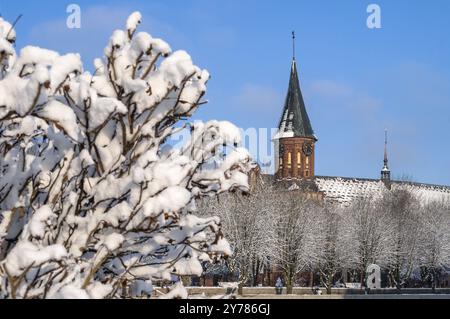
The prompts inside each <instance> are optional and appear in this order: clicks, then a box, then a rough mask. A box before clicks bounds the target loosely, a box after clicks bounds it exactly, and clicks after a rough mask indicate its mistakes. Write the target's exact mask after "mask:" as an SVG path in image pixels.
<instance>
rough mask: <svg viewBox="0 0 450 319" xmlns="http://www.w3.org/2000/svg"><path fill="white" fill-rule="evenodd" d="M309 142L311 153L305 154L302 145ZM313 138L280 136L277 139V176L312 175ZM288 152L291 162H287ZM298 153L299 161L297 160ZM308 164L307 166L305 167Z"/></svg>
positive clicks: (307, 176) (309, 176)
mask: <svg viewBox="0 0 450 319" xmlns="http://www.w3.org/2000/svg"><path fill="white" fill-rule="evenodd" d="M305 143H310V144H311V145H312V153H311V155H309V156H308V158H309V159H308V165H306V163H307V160H306V158H307V156H306V155H305V153H304V152H303V145H304V144H305ZM314 143H315V140H314V139H312V138H305V137H289V138H282V139H280V141H279V148H280V149H279V156H280V159H281V160H280V161H279V163H280V164H279V165H280V167H279V169H278V172H277V173H276V175H277V177H278V178H312V177H314V164H315V160H314V159H315V158H314V157H315V144H314ZM289 153H290V154H291V163H290V164H289ZM298 153H300V162H298V161H297V160H298V155H297V154H298ZM299 164H300V165H299ZM307 166H308V167H307Z"/></svg>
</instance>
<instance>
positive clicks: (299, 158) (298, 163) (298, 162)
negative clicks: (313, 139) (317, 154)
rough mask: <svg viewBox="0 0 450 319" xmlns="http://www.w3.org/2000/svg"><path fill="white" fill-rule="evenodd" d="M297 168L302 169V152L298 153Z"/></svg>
mask: <svg viewBox="0 0 450 319" xmlns="http://www.w3.org/2000/svg"><path fill="white" fill-rule="evenodd" d="M297 168H302V156H301V154H300V152H297Z"/></svg>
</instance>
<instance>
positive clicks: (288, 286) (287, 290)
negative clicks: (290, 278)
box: [286, 283, 293, 295]
mask: <svg viewBox="0 0 450 319" xmlns="http://www.w3.org/2000/svg"><path fill="white" fill-rule="evenodd" d="M292 291H293V285H292V283H289V284H286V293H287V294H288V295H291V294H292Z"/></svg>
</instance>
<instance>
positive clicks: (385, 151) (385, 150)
mask: <svg viewBox="0 0 450 319" xmlns="http://www.w3.org/2000/svg"><path fill="white" fill-rule="evenodd" d="M387 133H388V130H387V129H385V130H384V165H385V166H386V167H387V164H388V156H387V143H388V142H387Z"/></svg>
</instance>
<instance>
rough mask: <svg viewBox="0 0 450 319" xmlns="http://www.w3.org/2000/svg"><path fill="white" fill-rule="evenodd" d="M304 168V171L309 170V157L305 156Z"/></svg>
mask: <svg viewBox="0 0 450 319" xmlns="http://www.w3.org/2000/svg"><path fill="white" fill-rule="evenodd" d="M305 168H306V169H309V156H306V159H305Z"/></svg>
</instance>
